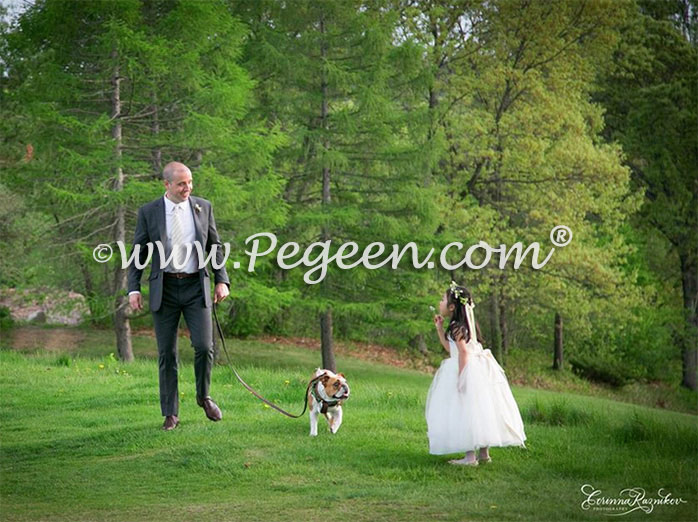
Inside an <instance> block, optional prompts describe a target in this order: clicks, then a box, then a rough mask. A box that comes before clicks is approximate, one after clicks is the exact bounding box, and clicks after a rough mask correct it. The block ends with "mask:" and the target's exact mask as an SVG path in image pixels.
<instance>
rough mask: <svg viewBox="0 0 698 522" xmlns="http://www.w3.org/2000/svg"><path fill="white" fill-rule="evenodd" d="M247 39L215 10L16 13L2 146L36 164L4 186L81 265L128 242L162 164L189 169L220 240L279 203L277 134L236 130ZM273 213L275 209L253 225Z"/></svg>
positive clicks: (246, 84) (122, 324)
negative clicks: (238, 222)
mask: <svg viewBox="0 0 698 522" xmlns="http://www.w3.org/2000/svg"><path fill="white" fill-rule="evenodd" d="M243 38H244V27H243V26H242V25H241V24H239V22H237V21H236V20H235V19H234V18H233V17H232V16H231V15H230V13H229V11H228V9H227V7H226V5H225V4H224V3H222V2H217V1H212V2H172V3H170V2H155V1H152V2H151V1H147V2H146V1H138V0H131V1H123V2H81V1H68V0H63V1H52V2H37V3H36V4H35V5H34V6H32V7H31V8H29V9H28V10H27V11H26V12H25V13H24V14H23V16H22V17H21V19H20V21H19V25H18V27H17V28H16V30H15V31H12V32H10V34H8V38H7V48H8V64H9V66H8V76H9V80H8V82H10V83H12V84H13V87H15V88H14V89H13V90H12V91H11V92H8V91H4V92H3V97H4V98H5V100H7V101H8V107H12V108H13V109H17V112H16V113H9V111H8V113H6V116H7V117H8V122H10V123H6V125H7V126H8V127H10V128H12V129H13V135H12V136H13V139H12V143H10V144H9V145H11V146H13V147H14V148H15V149H16V145H17V144H19V143H31V144H32V145H33V149H34V156H33V158H32V160H31V161H29V162H24V163H23V162H17V163H15V164H14V165H12V166H11V167H10V168H8V175H7V183H8V185H9V186H10V188H14V189H15V190H18V191H20V190H21V191H22V193H23V194H25V195H26V196H27V197H28V198H29V200H30V202H31V205H32V206H33V208H36V209H41V210H43V211H45V212H50V213H51V214H52V215H54V216H55V219H56V221H57V223H58V226H57V227H56V233H55V242H56V245H57V248H60V249H63V250H64V251H66V252H67V253H68V254H70V255H75V256H79V257H80V258H81V259H82V260H83V261H82V263H83V264H84V263H85V261H84V260H85V258H87V259H90V261H91V254H92V248H93V247H94V245H95V244H96V243H100V242H111V241H114V242H116V241H123V242H124V243H128V241H129V240H130V239H131V238H130V237H127V234H126V230H127V229H131V230H132V229H133V226H134V225H135V223H134V222H133V221H134V218H135V215H136V209H137V208H138V206H140V205H141V204H142V203H144V202H146V201H148V200H149V199H153V198H155V197H158V196H161V195H162V193H163V187H162V181H160V180H159V179H158V178H159V174H160V171H161V167H162V163H163V158H167V159H168V160H173V159H174V160H178V161H182V162H184V163H187V164H189V165H190V166H191V167H193V168H194V169H195V171H196V172H195V182H196V189H199V190H201V193H202V195H206V196H208V197H216V198H219V201H220V203H221V204H218V205H216V208H217V210H219V212H218V213H217V217H219V218H220V219H219V230H220V231H221V232H222V236H223V240H224V241H225V239H226V237H225V236H226V232H227V230H226V229H227V226H226V225H227V224H230V223H231V222H232V220H233V219H234V218H235V217H236V216H237V215H238V213H242V212H245V210H246V209H249V208H254V207H256V206H259V205H260V204H263V203H264V202H267V201H273V200H274V199H275V196H276V194H278V192H279V191H280V190H281V188H282V186H281V183H280V182H279V180H278V177H276V176H274V175H273V173H269V172H268V161H269V158H270V156H271V154H272V152H273V150H274V149H275V148H276V147H277V146H278V144H279V143H280V141H281V139H280V138H279V136H278V132H277V131H276V129H273V128H272V129H268V128H266V126H265V124H264V122H254V123H249V122H248V123H247V124H245V125H243V124H242V120H243V119H244V118H245V115H246V110H247V106H248V102H249V92H250V90H251V88H252V84H251V82H250V81H249V78H248V77H247V75H246V73H245V72H244V70H242V69H241V68H240V67H239V65H238V64H237V63H236V60H237V58H238V56H239V50H240V47H241V40H242V39H243ZM27 122H29V124H27ZM260 188H264V189H266V190H265V191H259V189H260ZM258 191H259V192H258ZM241 202H242V203H241ZM236 203H241V204H240V205H239V206H238V207H237V208H236V207H235V205H236ZM279 216H280V212H279V211H277V210H275V209H274V208H272V210H271V212H269V215H268V217H267V216H265V217H264V218H263V219H262V222H266V220H267V219H270V220H277V221H278V220H279ZM221 225H222V226H221ZM106 238H109V240H111V241H104V239H106ZM100 240H101V241H100ZM112 244H113V243H112ZM114 250H115V251H116V252H117V253H118V249H116V247H114ZM88 256H89V257H88ZM92 266H93V265H92ZM92 266H91V267H90V270H88V271H87V274H89V273H90V272H92V271H93V270H95V269H94V268H92ZM109 266H111V267H112V269H113V275H112V277H111V278H110V279H109V280H108V281H107V285H106V288H104V289H103V292H104V293H106V294H108V295H111V296H112V298H113V299H114V306H113V312H112V313H113V324H114V327H115V331H116V337H117V348H118V352H119V355H120V357H121V358H122V359H124V360H130V359H132V357H133V355H132V349H131V343H130V328H129V319H128V315H127V303H128V301H127V299H126V296H125V290H126V285H125V270H124V269H122V268H121V259H120V258H119V256H118V255H117V256H115V259H113V260H112V262H111V263H110V264H109Z"/></svg>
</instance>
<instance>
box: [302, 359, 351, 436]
mask: <svg viewBox="0 0 698 522" xmlns="http://www.w3.org/2000/svg"><path fill="white" fill-rule="evenodd" d="M348 398H349V385H348V384H347V380H346V379H345V378H344V375H343V374H341V373H334V372H332V371H330V370H323V369H321V368H318V369H317V370H315V373H314V374H313V376H312V377H311V379H310V387H309V388H308V410H309V412H310V436H311V437H315V436H317V420H318V415H319V414H320V413H322V414H323V415H324V416H325V418H326V419H327V422H328V423H329V425H330V433H337V430H338V429H339V426H341V424H342V403H343V402H344V401H345V400H346V399H348Z"/></svg>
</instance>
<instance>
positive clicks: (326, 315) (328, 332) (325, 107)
mask: <svg viewBox="0 0 698 522" xmlns="http://www.w3.org/2000/svg"><path fill="white" fill-rule="evenodd" d="M320 33H321V34H324V33H325V20H324V18H322V17H321V18H320ZM320 54H321V55H322V60H323V61H324V60H325V58H326V57H327V44H326V42H325V41H323V42H322V44H321V46H320ZM327 87H328V84H327V76H326V72H325V71H324V69H323V71H322V80H321V90H322V107H321V112H320V125H321V127H322V129H323V131H324V132H325V133H327V130H328V114H329V104H328V92H327ZM323 146H324V147H325V149H327V148H328V147H329V141H328V139H327V137H326V136H324V137H323ZM330 202H331V198H330V168H329V167H328V166H327V165H324V166H323V168H322V206H323V207H324V208H327V207H328V206H329V205H330ZM322 238H323V241H327V240H329V239H330V238H331V235H330V230H329V227H328V226H327V225H323V227H322ZM327 282H328V277H325V279H323V281H322V288H323V290H324V291H325V292H326V291H327V289H328V288H329V285H328V284H327ZM320 333H321V343H322V367H323V368H325V369H327V370H332V371H333V372H334V371H336V366H335V361H334V347H333V342H332V308H331V307H329V306H328V307H327V308H326V309H325V311H324V312H323V313H322V315H321V317H320Z"/></svg>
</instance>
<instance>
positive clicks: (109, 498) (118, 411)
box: [0, 333, 698, 521]
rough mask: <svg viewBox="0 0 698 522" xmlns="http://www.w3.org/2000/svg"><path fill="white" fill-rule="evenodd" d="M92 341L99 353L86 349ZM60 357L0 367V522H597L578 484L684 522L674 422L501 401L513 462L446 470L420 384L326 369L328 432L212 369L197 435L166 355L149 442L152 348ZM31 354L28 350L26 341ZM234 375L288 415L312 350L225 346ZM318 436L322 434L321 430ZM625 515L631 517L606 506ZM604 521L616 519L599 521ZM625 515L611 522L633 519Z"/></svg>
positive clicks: (651, 413) (105, 347) (356, 368)
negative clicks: (172, 390)
mask: <svg viewBox="0 0 698 522" xmlns="http://www.w3.org/2000/svg"><path fill="white" fill-rule="evenodd" d="M99 335H101V337H99ZM99 335H98V334H97V333H95V334H87V337H85V338H83V339H82V340H81V344H80V346H81V347H82V348H79V349H78V347H77V345H76V348H75V349H74V350H72V351H67V352H66V351H64V350H62V349H57V348H56V347H55V346H53V347H52V346H43V347H41V348H42V349H41V350H36V349H32V348H31V347H30V346H29V345H27V346H25V347H24V350H23V351H17V350H8V349H6V348H5V349H3V350H2V351H0V390H2V393H0V413H1V414H2V417H1V418H2V422H0V441H1V445H0V473H1V475H0V505H1V509H0V517H2V520H13V521H14V520H66V521H67V520H69V521H75V520H124V521H133V520H194V519H195V520H216V521H219V520H294V521H296V520H324V519H327V518H338V517H340V518H344V517H350V518H351V519H352V521H360V520H536V521H538V520H590V519H594V520H598V519H599V518H600V517H605V515H606V514H609V513H614V512H613V511H599V510H594V507H591V508H590V509H587V510H585V509H583V508H582V502H583V500H584V499H585V498H587V495H584V494H583V493H582V492H581V488H582V486H583V485H585V484H590V485H592V486H593V487H594V488H596V489H598V490H601V492H602V495H603V496H604V497H607V498H617V497H623V498H627V494H625V495H624V494H622V493H621V490H624V489H626V488H643V489H644V491H645V496H646V499H656V498H658V490H660V489H662V488H663V491H662V494H663V495H666V494H667V493H670V494H671V498H679V497H680V498H681V499H683V500H685V501H686V502H685V503H680V504H678V505H647V504H645V505H644V507H645V509H649V508H650V507H651V509H652V512H651V514H650V515H649V516H650V517H651V519H652V520H672V521H674V520H695V519H696V513H697V510H696V500H697V499H698V498H697V497H698V495H697V493H698V491H697V490H698V485H697V482H696V470H697V469H698V468H697V466H696V465H697V464H698V462H697V461H698V455H697V452H696V448H698V425H697V424H696V417H695V416H694V415H689V414H685V413H679V412H673V411H666V410H660V409H655V408H646V407H643V406H639V405H632V404H628V403H622V402H617V401H612V400H609V399H605V398H599V397H591V396H585V395H579V394H572V393H566V392H562V391H552V390H543V389H535V388H530V387H521V386H518V385H516V384H514V385H513V386H512V390H513V393H514V396H515V398H516V400H517V402H518V404H519V407H520V409H521V412H522V416H523V418H524V425H525V430H526V435H527V441H526V445H527V448H526V449H521V448H493V449H491V451H490V453H491V455H492V463H491V464H488V465H482V466H479V467H475V468H461V467H454V466H451V465H449V464H448V463H447V460H448V458H451V457H442V456H433V455H429V454H428V444H427V438H426V423H425V421H424V402H425V398H426V393H427V389H428V387H429V384H430V382H431V376H430V375H429V374H428V373H425V372H423V371H418V370H414V369H407V368H398V367H395V366H388V365H383V364H379V363H377V362H375V361H365V360H361V359H358V358H355V357H350V356H348V355H346V354H342V353H340V354H339V355H338V358H337V364H338V368H340V369H341V371H343V372H344V373H345V374H346V375H347V377H348V379H349V382H350V384H351V387H352V397H351V398H350V400H349V401H348V402H347V404H346V406H345V419H344V424H343V425H342V427H341V429H340V431H339V433H337V434H336V435H334V436H332V435H330V434H329V432H328V431H327V429H326V424H321V430H320V434H319V436H318V437H316V438H310V437H309V436H308V419H307V417H304V418H303V419H298V420H292V419H288V418H286V417H283V416H281V415H279V414H278V413H276V412H275V411H273V410H271V409H269V408H267V407H265V406H264V405H263V404H262V403H261V402H259V401H258V400H256V399H255V398H254V397H252V396H251V395H250V394H249V393H248V392H247V391H246V390H245V389H244V388H242V387H241V386H240V385H239V384H238V383H237V381H236V380H235V378H234V376H233V375H232V372H231V371H230V370H229V369H228V368H226V367H225V366H217V367H216V368H215V369H214V373H213V384H212V395H213V397H214V398H215V399H216V401H217V402H218V403H219V405H220V406H221V408H222V410H223V420H222V421H221V422H218V423H213V422H210V421H209V420H207V419H206V418H205V416H204V414H203V411H202V410H201V409H200V408H198V407H197V406H196V402H195V397H194V371H193V366H192V363H191V360H192V349H191V347H190V345H189V342H188V340H187V339H186V338H181V339H180V349H181V356H182V357H181V359H182V366H181V369H180V392H181V394H182V395H181V401H180V404H181V406H180V419H181V425H180V427H179V428H177V430H175V431H173V432H167V433H166V432H163V431H161V430H160V426H161V424H162V417H161V416H160V411H159V403H158V387H157V364H156V362H155V360H154V359H152V357H148V356H152V355H153V352H152V350H153V346H154V341H153V339H152V338H150V339H149V338H146V337H143V338H137V339H136V343H135V350H136V355H137V357H138V360H137V362H135V363H133V364H130V365H123V364H121V363H119V362H118V361H116V360H114V359H113V357H109V356H106V357H105V356H104V355H103V354H105V353H109V352H110V351H112V350H113V349H112V348H110V346H112V345H113V342H112V339H111V337H110V336H109V335H108V334H105V333H101V334H99ZM29 344H31V343H29ZM228 349H229V351H230V353H231V355H232V356H233V358H234V360H235V362H236V365H237V368H238V370H239V371H240V372H241V373H242V374H243V376H244V377H245V378H246V380H248V382H249V383H250V384H251V385H253V386H255V387H257V388H258V389H259V390H260V391H261V392H262V393H263V394H265V395H267V396H268V397H269V398H270V399H272V400H274V401H278V402H279V403H280V404H282V405H283V406H285V407H287V409H290V410H291V411H300V410H301V409H302V404H303V403H302V400H303V397H302V394H303V391H304V389H305V384H306V383H307V379H308V378H309V376H310V374H311V373H312V371H313V370H314V368H315V367H316V366H317V363H318V360H319V357H318V354H317V353H316V352H315V351H312V350H308V349H305V348H300V347H293V346H288V345H285V346H283V347H282V346H280V345H278V344H270V343H263V342H259V341H231V342H229V346H228ZM322 422H324V419H323V420H322ZM623 509H624V510H630V509H632V507H626V508H623ZM615 513H618V511H615ZM647 517H648V514H647V513H645V512H643V511H642V510H641V509H636V510H635V511H633V512H632V513H630V514H627V515H624V516H623V518H624V519H626V520H648V518H647Z"/></svg>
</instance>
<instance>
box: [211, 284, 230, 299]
mask: <svg viewBox="0 0 698 522" xmlns="http://www.w3.org/2000/svg"><path fill="white" fill-rule="evenodd" d="M228 295H230V290H228V285H226V284H225V283H218V284H217V285H216V288H215V289H214V290H213V302H214V303H216V304H218V303H220V302H221V301H222V300H223V299H225V298H226V297H228Z"/></svg>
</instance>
